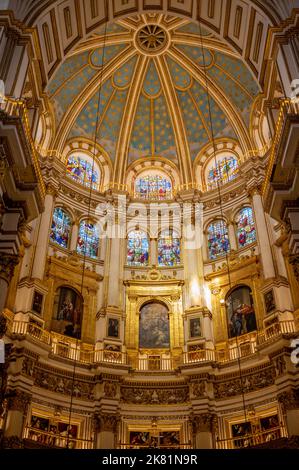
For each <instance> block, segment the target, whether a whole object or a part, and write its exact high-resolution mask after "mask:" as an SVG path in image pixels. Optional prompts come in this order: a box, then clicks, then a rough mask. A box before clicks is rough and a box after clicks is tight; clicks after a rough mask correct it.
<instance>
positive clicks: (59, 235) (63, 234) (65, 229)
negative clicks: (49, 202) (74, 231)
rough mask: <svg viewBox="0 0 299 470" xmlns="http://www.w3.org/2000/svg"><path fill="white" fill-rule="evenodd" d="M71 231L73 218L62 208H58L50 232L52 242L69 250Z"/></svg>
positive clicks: (54, 213)
mask: <svg viewBox="0 0 299 470" xmlns="http://www.w3.org/2000/svg"><path fill="white" fill-rule="evenodd" d="M70 231H71V218H70V216H69V215H68V214H67V213H66V212H65V211H64V210H63V209H61V207H56V209H54V212H53V219H52V225H51V231H50V241H51V242H53V243H56V244H57V245H60V246H62V247H63V248H67V247H68V244H69V238H70Z"/></svg>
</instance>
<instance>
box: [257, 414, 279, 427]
mask: <svg viewBox="0 0 299 470" xmlns="http://www.w3.org/2000/svg"><path fill="white" fill-rule="evenodd" d="M260 424H261V431H268V430H269V429H274V428H278V427H279V419H278V415H273V416H267V417H266V418H261V419H260Z"/></svg>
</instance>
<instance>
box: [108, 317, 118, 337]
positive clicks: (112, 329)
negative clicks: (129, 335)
mask: <svg viewBox="0 0 299 470" xmlns="http://www.w3.org/2000/svg"><path fill="white" fill-rule="evenodd" d="M108 336H111V337H112V338H118V337H119V320H118V319H117V318H108Z"/></svg>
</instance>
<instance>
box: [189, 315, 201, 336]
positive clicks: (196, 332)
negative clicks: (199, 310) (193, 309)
mask: <svg viewBox="0 0 299 470" xmlns="http://www.w3.org/2000/svg"><path fill="white" fill-rule="evenodd" d="M189 324H190V338H199V337H200V336H201V328H200V319H199V318H191V319H190V323H189Z"/></svg>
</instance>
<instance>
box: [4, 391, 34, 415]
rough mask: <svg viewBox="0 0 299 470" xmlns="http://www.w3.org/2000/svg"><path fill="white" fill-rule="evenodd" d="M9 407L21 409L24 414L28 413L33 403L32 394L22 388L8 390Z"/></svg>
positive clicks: (10, 408)
mask: <svg viewBox="0 0 299 470" xmlns="http://www.w3.org/2000/svg"><path fill="white" fill-rule="evenodd" d="M8 394H9V395H10V396H9V397H8V409H9V410H13V411H21V412H22V413H23V414H24V415H25V414H26V413H27V408H28V405H29V404H30V403H31V395H30V394H29V393H26V392H24V391H21V390H14V391H13V392H8Z"/></svg>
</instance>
